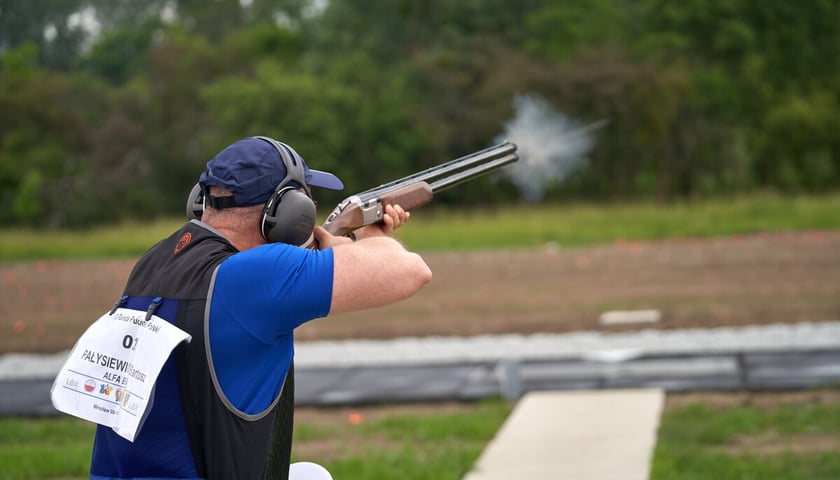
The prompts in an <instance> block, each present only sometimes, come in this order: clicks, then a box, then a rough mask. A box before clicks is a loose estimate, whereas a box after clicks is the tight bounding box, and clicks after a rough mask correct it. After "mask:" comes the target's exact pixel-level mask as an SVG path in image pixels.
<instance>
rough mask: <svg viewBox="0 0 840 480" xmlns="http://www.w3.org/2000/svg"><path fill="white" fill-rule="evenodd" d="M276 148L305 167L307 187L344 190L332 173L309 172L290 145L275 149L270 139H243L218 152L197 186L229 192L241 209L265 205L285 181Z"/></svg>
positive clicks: (284, 173) (283, 165)
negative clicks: (211, 187) (283, 150)
mask: <svg viewBox="0 0 840 480" xmlns="http://www.w3.org/2000/svg"><path fill="white" fill-rule="evenodd" d="M277 148H285V149H286V151H288V152H289V153H290V154H291V156H292V157H293V158H296V159H297V160H298V161H300V162H301V163H302V164H303V171H304V178H305V181H306V184H307V185H309V186H312V187H320V188H326V189H329V190H341V189H343V188H344V184H343V183H342V182H341V180H340V179H339V178H338V177H336V176H335V175H333V174H332V173H329V172H322V171H320V170H312V169H310V168H309V167H308V166H307V165H306V162H305V161H304V160H303V157H301V156H300V155H299V154H298V153H297V152H295V151H294V150H293V149H292V148H291V147H289V146H288V145H285V144H279V143H278V145H277V147H276V148H275V146H274V145H272V143H271V142H270V140H268V139H264V138H259V137H248V138H244V139H242V140H239V141H238V142H235V143H233V144H231V145H230V146H228V147H227V148H225V149H224V150H222V151H221V152H219V153H218V154H217V155H216V156H215V157H213V158H212V159H210V161H209V162H207V169H206V170H205V171H204V172H203V173H202V174H201V178H199V181H198V183H199V184H201V189H202V190H203V191H205V192H206V191H207V187H208V186H210V185H216V186H218V187H222V188H225V189H226V190H229V191H230V192H231V193H232V194H233V199H234V201H235V202H236V205H237V206H240V207H247V206H250V205H260V204H263V203H265V202H267V201H268V199H269V198H271V195H272V194H273V193H274V189H275V188H276V187H277V185H279V184H280V182H282V181H283V180H284V179H285V178H286V173H287V172H286V166H285V164H284V163H283V159H282V158H281V157H280V152H278V151H277ZM301 186H302V185H301Z"/></svg>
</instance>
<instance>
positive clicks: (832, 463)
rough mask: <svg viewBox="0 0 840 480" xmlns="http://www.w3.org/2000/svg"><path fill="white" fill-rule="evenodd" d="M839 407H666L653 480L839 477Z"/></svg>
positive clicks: (818, 479) (787, 479)
mask: <svg viewBox="0 0 840 480" xmlns="http://www.w3.org/2000/svg"><path fill="white" fill-rule="evenodd" d="M837 445H840V405H838V404H836V403H835V404H790V405H778V406H774V407H770V408H768V407H761V406H757V405H740V406H736V407H728V408H715V407H712V406H709V405H704V404H702V403H695V404H690V405H687V406H685V407H681V408H674V409H667V410H666V411H665V412H664V414H663V417H662V420H661V426H660V430H659V439H658V442H657V447H656V451H655V455H654V461H653V468H652V475H651V480H671V479H674V480H708V479H711V478H726V479H731V480H738V479H743V480H748V479H762V480H801V479H808V480H823V479H824V480H828V479H837V478H840V455H838V454H837V453H838V452H837V450H836V446H837Z"/></svg>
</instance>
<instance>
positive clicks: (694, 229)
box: [0, 194, 840, 261]
mask: <svg viewBox="0 0 840 480" xmlns="http://www.w3.org/2000/svg"><path fill="white" fill-rule="evenodd" d="M839 211H840V194H833V195H824V196H798V197H782V196H777V195H753V196H749V197H742V198H734V199H725V200H724V199H719V200H705V201H695V202H685V203H674V204H667V205H665V204H656V203H633V204H620V205H608V206H607V205H591V204H589V205H554V206H546V205H536V206H523V205H519V206H513V207H506V208H499V209H494V210H489V209H485V210H480V209H478V210H477V209H473V210H454V209H443V208H440V207H439V206H435V205H432V206H430V207H427V208H425V209H419V210H417V211H415V212H414V214H413V215H412V220H411V222H410V223H409V225H408V226H407V227H406V228H404V229H401V230H399V231H398V236H399V238H400V239H401V240H402V241H404V242H405V243H406V244H407V245H408V246H409V247H410V248H412V249H414V250H418V251H433V250H467V249H493V248H528V247H534V246H539V245H542V244H545V243H549V242H552V243H557V244H560V245H564V246H582V245H594V244H602V243H609V242H613V241H617V240H627V241H641V240H659V239H665V238H674V237H714V236H726V235H735V234H744V233H754V232H762V231H788V230H809V229H814V230H832V229H838V228H840V215H837V212H839ZM181 223H182V220H180V219H169V220H158V221H154V222H125V223H122V224H119V225H114V226H108V227H99V228H92V229H89V230H84V231H43V230H26V229H6V230H0V260H5V261H10V260H33V259H50V258H64V259H71V258H118V257H133V256H137V255H140V254H141V253H142V252H143V251H145V250H146V249H147V248H148V247H149V246H150V245H152V244H153V243H155V242H156V241H158V240H160V239H161V238H163V237H164V236H166V235H168V234H169V233H171V232H172V231H174V230H175V229H177V228H178V227H179V226H180V225H181Z"/></svg>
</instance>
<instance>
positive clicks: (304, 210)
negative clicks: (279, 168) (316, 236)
mask: <svg viewBox="0 0 840 480" xmlns="http://www.w3.org/2000/svg"><path fill="white" fill-rule="evenodd" d="M314 228H315V202H313V201H312V199H311V198H309V196H307V195H306V194H305V193H303V192H302V191H300V190H298V189H297V187H294V186H285V187H278V188H277V190H275V192H274V195H272V196H271V198H270V199H269V200H268V202H267V203H266V204H265V209H263V215H262V220H261V221H260V232H262V236H263V238H265V239H266V240H267V241H269V242H272V243H274V242H283V243H288V244H291V245H303V244H304V242H306V241H307V240H309V237H310V236H311V235H312V229H314Z"/></svg>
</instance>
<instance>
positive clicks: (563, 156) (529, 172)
mask: <svg viewBox="0 0 840 480" xmlns="http://www.w3.org/2000/svg"><path fill="white" fill-rule="evenodd" d="M513 103H514V107H515V109H516V115H515V116H514V118H513V119H512V120H511V121H509V122H508V123H507V124H506V125H505V130H504V132H503V133H502V134H501V135H499V137H497V138H496V141H497V142H502V141H504V140H508V141H511V142H513V143H515V144H516V145H517V147H518V148H517V153H518V154H519V161H518V162H516V163H513V164H511V165H509V166H507V167H505V168H503V169H501V170H500V172H501V175H502V176H504V177H506V178H509V179H510V180H511V181H512V182H513V184H514V185H516V187H517V188H518V189H519V191H520V192H521V193H522V195H523V196H524V197H525V199H526V200H527V201H529V202H532V203H533V202H538V201H540V200H542V198H543V196H544V195H545V191H546V189H547V188H548V187H549V186H550V185H551V184H552V183H553V182H561V181H563V180H564V179H566V178H567V177H568V176H569V175H570V174H571V173H572V172H574V170H575V169H576V168H577V167H578V166H579V165H580V164H581V163H582V162H583V161H584V160H585V155H586V154H587V153H588V152H589V151H590V150H591V149H592V147H593V146H594V145H595V141H594V139H593V133H594V131H595V130H597V129H599V128H601V127H603V126H604V125H606V123H607V122H606V120H601V121H598V122H595V123H592V124H589V125H581V124H580V123H577V122H574V121H573V120H572V119H571V118H569V117H568V116H566V115H563V114H561V113H558V112H556V111H555V110H554V109H553V108H552V107H551V105H549V104H548V102H546V101H545V99H543V98H542V97H540V96H539V95H533V94H530V95H517V96H516V97H514V100H513Z"/></svg>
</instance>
